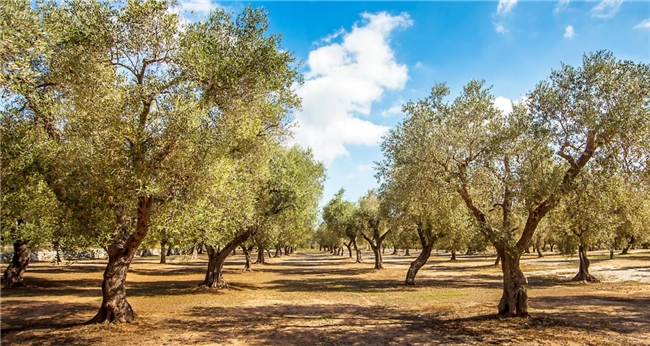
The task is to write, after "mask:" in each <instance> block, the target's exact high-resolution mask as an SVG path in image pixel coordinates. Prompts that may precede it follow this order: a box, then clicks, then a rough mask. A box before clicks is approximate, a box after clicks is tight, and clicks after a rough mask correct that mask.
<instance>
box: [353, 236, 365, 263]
mask: <svg viewBox="0 0 650 346" xmlns="http://www.w3.org/2000/svg"><path fill="white" fill-rule="evenodd" d="M352 244H353V245H354V252H355V253H356V254H357V260H356V263H363V257H362V256H361V249H359V246H358V245H357V238H354V239H352Z"/></svg>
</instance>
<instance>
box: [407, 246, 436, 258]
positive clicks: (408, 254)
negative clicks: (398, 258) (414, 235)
mask: <svg viewBox="0 0 650 346" xmlns="http://www.w3.org/2000/svg"><path fill="white" fill-rule="evenodd" d="M409 250H410V249H409V247H408V246H407V247H406V249H404V256H411V253H410V252H409ZM429 252H431V250H429Z"/></svg>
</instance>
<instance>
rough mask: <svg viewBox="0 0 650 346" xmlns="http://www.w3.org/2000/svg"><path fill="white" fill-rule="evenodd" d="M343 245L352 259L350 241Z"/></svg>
mask: <svg viewBox="0 0 650 346" xmlns="http://www.w3.org/2000/svg"><path fill="white" fill-rule="evenodd" d="M343 244H344V245H345V247H347V248H348V252H349V253H350V258H352V247H351V245H352V240H350V242H349V243H347V244H345V243H343Z"/></svg>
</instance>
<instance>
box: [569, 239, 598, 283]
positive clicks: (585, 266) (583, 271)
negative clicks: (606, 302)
mask: <svg viewBox="0 0 650 346" xmlns="http://www.w3.org/2000/svg"><path fill="white" fill-rule="evenodd" d="M578 256H579V257H580V267H579V268H578V274H576V276H574V277H573V279H572V280H573V281H588V282H598V279H596V278H595V277H594V276H593V275H591V274H589V258H587V250H586V249H585V247H584V246H582V245H579V246H578Z"/></svg>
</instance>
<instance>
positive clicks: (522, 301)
mask: <svg viewBox="0 0 650 346" xmlns="http://www.w3.org/2000/svg"><path fill="white" fill-rule="evenodd" d="M499 257H500V258H501V270H502V271H503V296H502V297H501V301H500V302H499V315H502V316H520V317H528V291H527V287H528V280H527V279H526V276H524V273H523V272H522V271H521V268H520V266H519V259H520V255H519V254H511V253H509V252H508V251H507V249H504V250H500V251H499Z"/></svg>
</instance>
